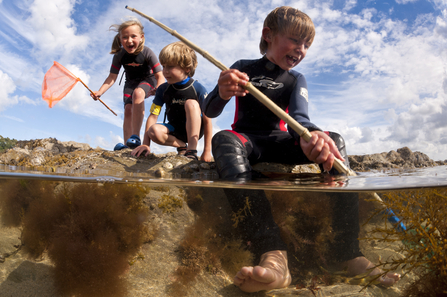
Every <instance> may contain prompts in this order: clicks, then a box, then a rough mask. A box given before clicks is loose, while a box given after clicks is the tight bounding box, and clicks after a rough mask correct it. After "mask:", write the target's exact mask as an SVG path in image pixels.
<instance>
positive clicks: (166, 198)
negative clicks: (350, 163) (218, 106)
mask: <svg viewBox="0 0 447 297" xmlns="http://www.w3.org/2000/svg"><path fill="white" fill-rule="evenodd" d="M437 170H438V172H437V174H438V175H437V176H435V177H436V178H435V179H436V182H437V183H439V182H440V181H442V178H443V180H444V183H442V184H441V185H442V186H446V184H447V183H446V179H445V167H444V168H441V167H439V168H437ZM442 170H444V171H442ZM420 175H421V172H414V173H405V174H400V175H396V176H386V175H385V174H383V173H378V174H376V176H375V177H372V175H371V174H365V175H361V176H359V177H354V178H352V177H350V178H349V179H347V178H345V177H341V178H339V179H337V180H335V181H334V180H328V179H327V178H325V177H324V176H321V175H306V176H303V175H302V176H297V175H295V176H293V177H292V176H287V175H283V176H271V179H269V180H260V181H255V182H250V183H223V182H220V181H216V180H214V181H206V180H201V181H199V180H175V181H172V180H159V179H158V180H157V179H143V178H141V176H139V177H107V176H90V177H73V176H63V175H47V174H41V173H40V174H39V173H29V172H28V173H26V174H23V173H21V172H16V171H13V170H11V171H4V172H1V174H0V211H1V212H0V221H1V228H0V262H1V263H0V292H3V293H2V294H5V295H4V296H32V295H33V294H34V295H36V296H65V295H79V296H125V295H126V294H127V295H128V296H169V295H172V296H245V294H243V293H241V291H240V290H239V289H238V288H237V287H235V286H233V285H232V278H233V276H234V274H235V273H236V272H237V271H238V270H239V269H240V267H241V266H243V265H252V263H253V261H256V259H255V253H253V246H256V243H252V242H247V240H244V234H241V229H240V228H238V224H239V223H240V221H241V219H244V216H248V215H249V213H250V209H247V208H244V207H243V205H242V206H241V207H240V209H242V211H241V212H239V213H238V212H237V211H234V209H233V210H232V208H231V206H230V204H229V203H228V201H227V195H228V194H229V191H228V190H230V192H233V194H237V193H243V191H244V190H242V189H251V190H253V189H256V191H257V192H258V193H262V195H264V196H265V197H266V198H267V199H268V201H269V203H270V205H271V213H272V215H273V219H274V221H275V222H276V225H277V226H278V228H279V229H280V235H281V238H282V240H283V241H284V243H285V244H286V245H287V250H288V256H289V257H288V258H289V268H290V272H291V274H292V284H291V286H289V287H288V288H286V289H277V290H272V291H268V292H261V293H255V294H253V296H265V295H268V296H294V295H297V294H299V295H302V296H314V295H313V294H314V293H315V294H317V293H320V294H326V295H330V294H345V295H350V296H364V295H365V294H369V295H372V296H396V292H397V293H399V294H401V293H403V290H404V288H405V287H406V286H408V285H409V284H412V283H416V282H417V281H418V280H422V281H424V282H427V283H428V282H434V284H432V285H431V287H432V288H434V289H436V285H438V287H439V284H441V285H442V284H444V283H442V282H440V281H439V280H438V281H436V278H435V279H434V280H435V281H434V280H433V278H430V275H429V276H427V275H426V274H424V271H427V270H430V269H431V270H432V271H436V272H439V275H443V274H442V273H446V272H445V269H446V267H447V265H446V261H447V257H446V254H445V250H447V247H446V243H447V238H446V233H447V230H446V229H447V227H446V225H445V220H444V219H443V218H444V217H445V215H447V206H446V205H447V200H446V199H447V198H446V197H447V194H446V193H447V192H446V189H445V188H443V187H438V186H436V187H434V186H432V185H431V183H432V179H429V180H430V181H429V182H428V183H427V185H426V187H427V188H426V189H419V188H424V187H423V186H421V181H419V182H418V183H417V186H415V184H411V185H407V187H406V188H405V187H402V189H399V191H395V190H393V191H389V190H387V191H380V192H379V195H380V196H381V197H382V198H383V199H384V202H385V203H386V206H387V207H389V208H390V209H393V210H394V211H395V212H396V213H397V214H398V215H399V216H401V217H402V218H403V219H405V224H406V225H407V227H409V229H408V230H416V231H411V232H408V233H407V234H409V236H407V237H405V236H402V234H401V233H399V232H398V231H396V229H395V228H394V226H393V225H391V224H390V223H389V222H388V221H387V220H386V218H384V217H382V215H380V214H379V215H376V216H373V215H374V214H375V213H378V212H379V211H378V210H380V209H382V206H379V205H377V203H376V202H375V201H374V200H372V199H371V195H370V193H369V192H372V191H371V189H370V188H367V187H365V185H370V184H375V185H376V186H377V187H378V188H380V187H382V186H383V184H384V182H382V180H386V178H388V179H394V178H398V179H401V178H409V179H411V178H415V179H416V180H418V179H419V180H422V177H421V176H420ZM431 175H433V172H430V173H429V176H431ZM374 178H378V179H380V180H381V182H380V183H377V182H376V181H374V182H371V181H368V180H369V179H374ZM415 179H413V180H415ZM356 180H358V181H361V182H358V181H356ZM407 181H408V180H407ZM353 185H354V186H353ZM361 185H362V186H361ZM387 185H388V188H389V187H390V185H389V182H388V184H387ZM235 188H236V189H235ZM238 188H239V189H238ZM357 188H361V190H359V191H355V189H357ZM398 188H400V186H399V187H398ZM415 188H417V189H415ZM283 189H285V191H284V190H283ZM292 189H293V191H292ZM340 189H342V191H343V192H351V193H355V194H356V195H358V197H359V199H358V201H359V217H358V219H359V221H360V223H361V224H360V226H361V228H360V233H359V237H360V238H362V239H363V240H361V241H360V248H361V251H362V253H363V254H364V255H365V256H366V257H367V258H368V259H370V260H372V261H373V262H374V263H385V262H390V263H391V262H392V261H394V262H392V264H393V263H394V264H393V265H395V266H386V267H385V269H387V268H388V269H393V270H396V271H398V272H401V273H405V272H408V274H407V275H406V276H405V277H404V278H403V279H402V280H401V281H400V282H399V283H398V284H397V285H395V286H394V287H393V289H388V290H387V289H384V288H381V287H379V286H375V285H372V286H369V287H368V288H366V289H364V287H363V286H364V285H367V284H368V283H369V282H370V281H372V280H371V279H368V278H366V277H365V276H364V275H360V276H359V277H348V276H347V275H346V274H344V272H343V270H339V269H337V268H335V267H333V266H332V265H331V264H333V263H331V259H332V258H334V253H336V252H337V250H336V248H334V246H336V245H337V244H338V241H339V239H337V238H339V237H338V235H339V233H340V231H337V232H335V231H334V230H337V228H339V227H340V226H338V227H337V226H334V223H333V222H334V220H333V219H334V218H333V216H334V213H340V212H336V211H334V209H335V208H336V207H337V206H336V201H335V202H334V198H333V197H332V196H333V193H334V192H335V193H337V192H339V191H340ZM242 195H243V194H242ZM242 201H244V200H242ZM334 203H335V204H334ZM244 209H245V211H244ZM424 210H427V211H426V212H425V213H424V212H423V213H421V212H420V211H424ZM429 210H430V211H429ZM413 213H414V214H415V215H412V214H413ZM423 215H425V217H424V219H423V221H422V222H421V221H420V220H419V218H422V217H423ZM418 216H419V217H418ZM415 218H416V219H415ZM427 218H429V222H427ZM430 222H431V223H430ZM418 224H419V225H418ZM239 226H240V225H239ZM421 226H422V227H421ZM418 228H419V229H418ZM421 228H422V229H421ZM339 230H340V229H339ZM418 230H419V231H418ZM424 236H425V237H424ZM409 242H410V243H409ZM411 251H412V252H413V254H411ZM412 257H413V258H412ZM405 259H411V262H412V263H413V264H414V263H422V264H420V266H419V268H418V269H415V270H409V269H408V268H409V267H410V266H411V265H410V263H406V262H405ZM396 261H397V262H396ZM407 262H410V261H407ZM397 264H398V265H397ZM404 265H407V266H406V267H404ZM418 265H419V264H418ZM427 265H428V266H427ZM430 265H432V266H430ZM416 268H417V267H416ZM427 268H429V269H427ZM440 269H441V270H440ZM442 269H444V270H442ZM362 289H363V291H361V292H360V290H362ZM30 292H33V293H31V294H30Z"/></svg>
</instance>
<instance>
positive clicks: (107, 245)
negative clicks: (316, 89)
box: [1, 180, 155, 296]
mask: <svg viewBox="0 0 447 297" xmlns="http://www.w3.org/2000/svg"><path fill="white" fill-rule="evenodd" d="M7 187H8V190H7V191H5V192H4V193H5V194H4V195H3V196H4V197H3V199H1V201H2V205H1V214H2V215H1V216H2V221H4V222H5V223H7V224H9V225H15V226H17V224H19V225H20V227H21V229H22V236H21V240H22V246H23V248H22V251H23V252H24V253H25V255H28V256H29V257H30V258H32V259H38V258H41V257H43V256H44V255H48V258H49V259H50V260H51V261H52V263H53V264H54V269H53V277H54V280H55V282H54V283H55V286H56V288H57V289H58V291H59V292H60V293H61V294H62V295H70V296H124V295H126V292H127V281H126V278H125V277H124V274H125V273H126V272H127V271H128V270H129V267H130V266H129V265H131V264H132V263H133V261H135V258H133V257H135V255H136V254H137V253H138V251H139V249H140V247H141V246H142V244H143V243H144V242H146V241H148V240H151V239H153V238H154V236H155V231H154V230H149V228H151V225H150V224H148V223H147V222H146V220H147V217H148V209H147V207H146V206H145V204H144V201H143V198H144V197H145V191H144V190H145V188H144V187H140V186H138V185H127V184H123V185H115V184H103V185H102V184H73V183H57V182H47V181H34V180H12V181H11V182H10V183H9V185H7ZM9 213H13V215H11V216H9V217H8V214H9ZM5 217H6V219H5ZM138 257H139V256H137V259H138Z"/></svg>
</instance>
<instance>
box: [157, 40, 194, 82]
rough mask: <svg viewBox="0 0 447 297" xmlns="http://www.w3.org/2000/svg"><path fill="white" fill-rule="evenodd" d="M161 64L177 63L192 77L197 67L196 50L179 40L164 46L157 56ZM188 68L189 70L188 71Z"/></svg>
mask: <svg viewBox="0 0 447 297" xmlns="http://www.w3.org/2000/svg"><path fill="white" fill-rule="evenodd" d="M158 59H159V60H160V64H161V65H178V66H180V68H182V69H184V70H187V71H186V72H187V73H188V76H190V77H192V76H193V75H194V73H195V71H196V68H197V56H196V52H195V51H194V50H193V49H192V48H190V47H189V46H187V45H186V44H184V43H183V42H181V41H177V42H174V43H171V44H168V45H167V46H165V47H164V48H163V49H162V50H161V52H160V55H159V56H158ZM188 70H189V72H188Z"/></svg>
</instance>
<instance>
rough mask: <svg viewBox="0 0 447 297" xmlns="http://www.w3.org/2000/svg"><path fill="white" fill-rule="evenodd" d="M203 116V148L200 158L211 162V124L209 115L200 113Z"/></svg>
mask: <svg viewBox="0 0 447 297" xmlns="http://www.w3.org/2000/svg"><path fill="white" fill-rule="evenodd" d="M202 117H203V141H204V144H205V145H204V148H203V153H202V156H200V160H202V161H205V162H211V139H212V138H213V124H212V121H211V119H210V118H209V117H207V116H206V115H204V114H202Z"/></svg>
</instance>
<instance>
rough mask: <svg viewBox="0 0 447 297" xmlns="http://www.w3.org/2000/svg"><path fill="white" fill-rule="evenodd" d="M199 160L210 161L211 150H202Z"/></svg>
mask: <svg viewBox="0 0 447 297" xmlns="http://www.w3.org/2000/svg"><path fill="white" fill-rule="evenodd" d="M200 161H205V162H211V152H209V151H205V150H204V151H203V153H202V155H201V156H200Z"/></svg>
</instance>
